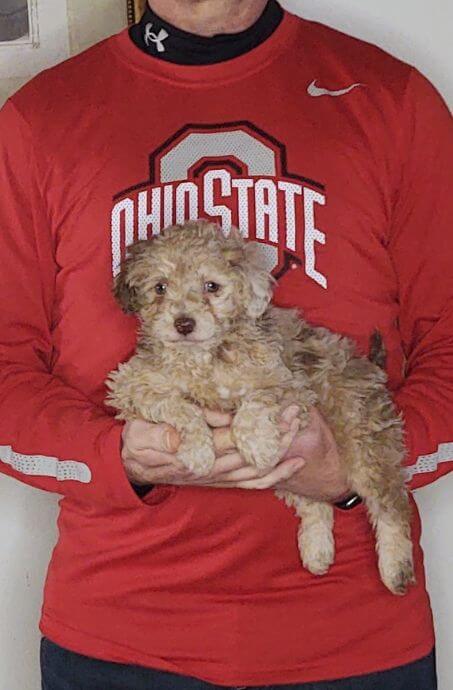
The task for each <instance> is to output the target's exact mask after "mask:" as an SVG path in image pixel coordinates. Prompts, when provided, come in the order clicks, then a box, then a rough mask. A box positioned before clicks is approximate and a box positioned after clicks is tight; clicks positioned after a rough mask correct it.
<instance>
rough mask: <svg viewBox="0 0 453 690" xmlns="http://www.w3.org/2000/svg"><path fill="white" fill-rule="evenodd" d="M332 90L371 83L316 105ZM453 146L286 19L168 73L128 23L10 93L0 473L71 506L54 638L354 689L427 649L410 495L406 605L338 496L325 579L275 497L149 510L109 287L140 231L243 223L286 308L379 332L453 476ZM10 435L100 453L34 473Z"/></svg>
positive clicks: (1, 160)
mask: <svg viewBox="0 0 453 690" xmlns="http://www.w3.org/2000/svg"><path fill="white" fill-rule="evenodd" d="M314 80H316V85H315V86H316V87H317V88H318V89H319V88H324V89H328V90H332V91H336V90H340V89H346V88H348V87H349V86H352V85H353V84H356V86H354V88H352V89H350V90H349V92H348V93H345V94H343V95H336V96H334V95H328V94H325V95H322V96H313V95H310V93H309V92H308V87H309V85H310V84H311V83H312V82H313V81H314ZM451 154H452V127H451V117H450V114H449V112H448V110H447V108H446V107H445V104H444V103H443V102H442V100H441V98H440V97H439V95H438V94H437V92H436V91H435V90H434V88H433V87H432V86H431V85H430V84H429V83H428V82H427V81H426V80H425V79H424V78H423V77H422V76H421V75H420V74H419V73H417V72H416V71H415V70H414V69H412V68H410V67H409V66H407V65H405V64H403V63H401V62H399V61H397V60H395V59H394V58H392V57H390V56H388V55H387V54H385V53H384V52H382V51H380V50H379V49H377V48H375V47H373V46H371V45H368V44H365V43H363V42H361V41H357V40H355V39H352V38H350V37H347V36H344V35H343V34H341V33H339V32H336V31H333V30H331V29H328V28H326V27H323V26H321V25H318V24H315V23H311V22H307V21H304V20H299V19H297V18H295V17H293V16H291V15H289V14H286V15H285V18H284V20H283V22H282V24H281V25H280V27H279V28H278V29H277V31H276V32H275V34H274V35H273V36H272V37H271V38H270V39H269V40H268V41H267V42H266V43H265V44H263V45H261V46H259V47H258V48H256V49H255V50H253V51H251V53H249V54H247V55H245V56H242V57H239V58H237V59H234V60H231V61H228V62H225V63H222V64H217V65H212V66H205V67H181V66H176V65H171V64H168V63H163V62H159V61H157V60H155V59H153V58H151V57H149V56H147V55H145V54H142V53H141V52H140V51H139V50H138V49H137V48H136V47H135V46H134V45H133V44H132V43H131V42H130V40H129V37H128V34H127V32H122V33H121V34H119V35H118V36H115V37H113V38H111V39H108V40H107V41H104V42H102V43H100V44H98V45H97V46H95V47H94V48H92V49H90V50H88V51H86V52H85V53H83V54H81V55H79V56H77V57H75V58H72V59H71V60H69V61H67V62H65V63H63V64H62V65H60V66H57V67H55V68H53V69H51V70H48V71H46V72H44V73H42V74H41V75H39V76H38V77H37V78H35V79H34V80H33V81H32V82H30V83H29V84H28V85H26V86H25V87H24V88H23V89H21V91H19V92H18V93H17V94H16V95H15V96H14V97H13V98H12V99H10V100H9V101H8V103H7V104H6V105H5V106H4V108H3V109H2V111H1V113H0V186H1V190H2V195H1V199H0V229H1V232H0V251H1V255H2V270H1V271H0V283H1V286H0V294H1V295H2V309H1V314H0V341H1V348H0V387H1V391H2V396H1V400H0V407H1V409H0V444H2V448H1V449H0V470H1V471H2V472H5V473H6V474H8V475H10V476H12V477H15V478H17V479H19V480H20V481H24V482H26V483H28V484H31V485H33V486H36V487H37V488H40V489H44V490H46V491H54V492H57V493H60V494H62V495H63V499H62V501H61V513H60V518H59V530H60V537H59V541H58V544H57V546H56V549H55V551H54V553H53V556H52V561H51V564H50V568H49V573H48V578H47V583H46V588H45V601H44V608H43V616H42V621H41V630H42V632H43V633H44V634H45V635H47V636H48V637H50V638H51V639H52V640H54V641H55V642H56V643H58V644H61V645H63V646H66V647H68V648H70V649H72V650H74V651H76V652H79V653H82V654H86V655H88V656H92V657H97V658H101V659H106V660H111V661H118V662H123V663H133V664H141V665H144V666H150V667H156V668H160V669H167V670H170V671H173V672H177V673H182V674H188V675H194V676H198V677H199V678H202V679H205V680H207V681H210V682H213V683H217V684H225V685H243V684H247V685H252V686H253V685H262V684H271V683H281V684H283V683H296V682H305V681H306V682H309V681H316V680H324V679H332V678H341V677H345V676H351V675H358V674H364V673H370V672H373V671H376V670H383V669H386V668H391V667H394V666H398V665H400V664H404V663H407V662H410V661H412V660H415V659H417V658H419V657H421V656H423V655H424V654H427V653H428V652H429V651H430V649H431V647H432V646H433V628H432V619H431V612H430V607H429V600H428V596H427V594H426V591H425V582H424V575H423V557H422V552H421V549H420V547H419V536H420V525H419V520H418V516H417V513H416V508H415V506H414V543H415V547H414V548H415V556H416V563H417V573H418V583H417V585H416V586H415V587H414V588H412V589H411V591H410V592H409V593H408V594H407V595H406V596H405V597H400V598H397V597H394V596H393V595H391V594H390V593H389V592H388V591H387V590H386V589H385V587H384V586H383V585H382V583H381V582H380V580H379V576H378V571H377V567H376V558H375V552H374V539H373V535H372V531H371V528H370V526H369V523H368V519H367V516H366V512H365V509H364V508H363V506H361V507H358V508H356V509H354V510H353V511H351V512H349V513H342V512H340V511H336V516H335V517H336V520H335V539H336V548H337V556H336V561H335V564H334V565H333V567H332V568H331V570H330V572H329V574H328V575H326V576H324V577H320V578H316V577H313V576H312V575H310V574H309V573H307V572H306V571H305V570H304V569H303V568H302V567H301V565H300V562H299V556H298V551H297V545H296V529H297V519H296V518H295V516H294V515H293V514H292V512H291V511H290V510H289V509H288V508H287V507H286V506H285V505H284V504H283V503H282V502H281V501H279V500H278V499H277V498H276V497H275V496H274V495H273V493H272V492H271V491H263V492H258V491H250V492H244V491H240V490H231V491H227V490H216V489H197V488H173V487H164V486H162V487H157V488H156V489H155V490H154V491H153V492H152V493H151V494H150V496H149V497H148V499H147V500H145V501H141V500H140V499H139V498H138V497H137V496H136V495H135V494H134V492H133V491H132V489H131V487H130V486H129V483H128V481H127V479H126V476H125V474H124V471H123V469H122V465H121V458H120V434H121V425H120V424H119V423H118V422H116V421H115V419H114V417H113V410H111V409H110V408H108V407H106V406H105V405H104V398H105V393H106V389H105V385H104V381H105V378H106V376H107V373H108V372H109V371H110V370H111V369H113V368H115V367H116V366H117V365H118V363H119V362H120V361H123V360H125V359H127V358H128V357H129V356H130V355H131V354H132V352H133V351H134V347H135V341H136V322H135V320H134V318H133V317H131V316H126V315H125V314H123V313H122V312H121V310H120V308H119V306H118V305H117V304H116V303H115V301H114V299H113V296H112V294H111V285H112V273H113V272H114V270H115V268H114V267H115V265H116V264H117V260H118V258H120V257H121V256H123V255H124V250H125V245H126V244H128V243H129V242H130V241H132V240H133V239H137V238H138V237H142V238H143V237H145V236H147V235H149V236H150V235H151V234H152V233H155V232H158V231H159V230H160V229H161V228H162V227H164V226H165V225H167V224H168V223H169V222H174V221H175V220H177V221H181V220H183V219H184V218H187V217H189V216H191V217H206V218H214V219H215V220H217V221H219V222H220V223H223V224H224V225H225V226H227V225H228V224H229V223H230V222H233V223H234V224H236V225H239V226H241V230H242V231H243V233H244V234H245V235H246V236H247V237H249V239H258V241H260V242H262V244H263V248H264V250H265V251H266V252H267V256H268V258H269V260H271V261H272V262H273V264H274V269H275V274H276V275H277V276H278V277H279V283H278V287H277V290H276V295H275V301H276V303H277V304H280V305H282V306H298V307H300V308H301V309H302V310H303V312H304V314H305V317H306V318H307V319H308V320H310V321H312V322H313V323H315V324H320V325H324V326H327V327H328V328H330V329H332V330H334V331H338V332H341V333H344V334H345V335H348V336H350V337H352V338H353V339H354V340H355V341H356V343H357V347H358V350H359V351H361V352H366V351H367V348H368V341H369V336H370V334H371V333H372V332H373V331H374V330H375V329H376V328H377V329H378V330H379V331H380V332H381V333H382V334H383V337H384V340H385V343H386V347H387V350H388V374H389V385H390V387H391V388H392V390H393V391H394V392H395V399H396V401H397V403H398V405H399V407H400V408H401V410H402V412H403V414H404V416H405V420H406V427H407V439H408V455H407V460H406V462H407V465H408V467H409V468H412V472H411V474H413V477H412V486H413V487H418V486H421V485H423V484H426V483H428V482H431V481H433V480H434V479H436V478H437V477H439V476H440V475H441V474H443V473H446V472H447V471H449V470H451V468H452V466H453V464H452V462H451V460H452V457H453V453H452V455H451V456H449V448H450V446H449V443H451V442H452V441H453V428H452V423H451V419H452V417H453V328H452V325H453V324H452V323H451V320H452V308H451V307H452V297H453V284H452V283H453V272H452V270H451V265H452V254H453V240H452V234H451V219H452V198H453V197H452V195H451V192H450V185H451V182H452V179H451V171H452V166H451V160H452V155H451ZM184 185H185V186H184ZM8 447H9V448H11V449H12V451H13V452H14V453H16V454H19V455H20V456H21V457H22V456H26V457H30V458H33V457H35V456H38V455H39V456H42V455H44V456H49V457H52V458H55V459H56V463H61V462H68V461H75V462H78V463H83V464H84V465H86V466H87V467H88V468H89V471H90V474H91V481H88V482H81V481H77V480H68V479H66V480H63V481H59V480H57V479H56V478H55V477H52V476H42V475H40V474H39V472H38V471H37V472H36V473H35V474H30V473H28V474H26V473H24V465H23V464H20V463H19V464H17V463H16V464H14V462H11V459H9V460H8V458H7V457H6V455H5V453H6V451H5V448H8ZM2 453H3V455H2ZM421 456H423V457H424V458H425V460H424V461H423V462H420V457H421ZM7 460H8V461H7ZM27 462H28V461H26V463H27ZM26 466H27V467H30V465H29V464H28V465H27V464H26ZM38 470H39V467H38Z"/></svg>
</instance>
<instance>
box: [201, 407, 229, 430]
mask: <svg viewBox="0 0 453 690" xmlns="http://www.w3.org/2000/svg"><path fill="white" fill-rule="evenodd" d="M203 413H204V416H205V419H206V421H207V423H208V424H209V426H212V427H214V428H217V427H222V426H230V424H231V422H232V420H233V418H232V416H231V415H230V414H228V412H221V411H220V410H208V409H207V408H206V407H205V408H204V409H203Z"/></svg>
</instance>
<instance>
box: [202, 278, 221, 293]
mask: <svg viewBox="0 0 453 690" xmlns="http://www.w3.org/2000/svg"><path fill="white" fill-rule="evenodd" d="M219 290H220V285H219V284H218V283H214V282H213V281H212V280H209V281H208V282H207V283H205V284H204V291H205V292H218V291H219Z"/></svg>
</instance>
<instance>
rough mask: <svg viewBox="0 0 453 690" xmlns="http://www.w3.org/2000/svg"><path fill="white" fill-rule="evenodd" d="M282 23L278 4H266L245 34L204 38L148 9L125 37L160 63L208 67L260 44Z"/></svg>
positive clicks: (237, 55)
mask: <svg viewBox="0 0 453 690" xmlns="http://www.w3.org/2000/svg"><path fill="white" fill-rule="evenodd" d="M282 19H283V9H282V8H281V7H280V5H279V4H278V2H277V1H276V0H268V3H267V5H266V8H265V9H264V11H263V13H262V15H261V16H260V17H259V19H257V21H256V22H255V23H254V24H253V25H252V26H251V27H249V28H248V29H246V30H245V31H241V32H240V33H237V34H218V35H217V36H212V37H209V38H207V37H205V36H197V35H196V34H191V33H188V32H187V31H182V29H178V28H176V27H175V26H173V25H172V24H169V23H168V22H166V21H164V20H163V19H161V18H160V17H159V16H158V15H157V14H156V13H155V12H153V11H152V10H151V8H150V7H148V9H147V10H146V11H145V14H144V15H143V17H142V19H141V20H140V22H138V24H134V26H132V27H131V28H130V29H129V35H130V37H131V39H132V41H133V42H134V43H135V45H136V46H138V47H139V48H140V49H141V50H143V51H144V52H145V53H148V54H149V55H152V56H153V57H157V58H160V59H161V60H166V61H167V62H173V63H176V64H179V65H212V64H214V63H216V62H224V61H225V60H231V59H232V58H235V57H239V55H242V54H243V53H247V52H249V51H250V50H252V49H253V48H256V47H257V46H259V45H260V44H261V43H264V41H265V40H266V39H268V38H269V36H271V34H273V33H274V31H275V29H276V28H277V27H278V26H279V24H280V22H281V21H282Z"/></svg>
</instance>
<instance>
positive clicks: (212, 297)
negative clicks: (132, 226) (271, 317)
mask: <svg viewBox="0 0 453 690" xmlns="http://www.w3.org/2000/svg"><path fill="white" fill-rule="evenodd" d="M271 295H272V278H271V276H270V274H269V273H268V272H267V271H266V270H265V269H264V268H263V267H262V262H261V264H260V262H259V258H258V251H257V246H256V245H254V244H253V243H246V242H244V240H243V239H242V237H241V236H240V234H239V232H238V231H236V230H232V231H231V232H230V234H229V236H228V237H225V236H224V235H223V234H222V232H221V230H220V229H219V228H218V226H216V225H214V224H212V223H207V222H205V221H196V222H190V223H186V224H185V225H177V226H172V227H170V228H167V229H166V230H165V231H164V232H163V233H162V234H161V235H159V236H158V237H156V238H155V239H152V240H145V241H141V242H136V243H135V244H133V245H131V246H130V247H129V248H128V258H127V259H126V261H125V262H124V263H123V265H122V267H121V271H120V273H119V275H118V276H117V278H116V281H115V296H116V298H117V299H118V301H119V302H120V304H121V305H122V307H123V309H124V310H125V311H126V312H129V313H130V312H133V313H137V314H138V316H139V317H140V319H141V322H142V332H143V334H144V335H145V336H150V337H151V338H152V339H153V341H154V342H155V341H158V342H161V343H164V344H172V343H173V344H181V345H184V346H187V345H189V344H191V345H193V346H196V345H197V344H198V345H200V346H203V347H205V348H206V347H209V346H214V345H217V344H219V343H220V342H221V341H222V338H223V337H224V336H225V335H226V333H228V332H229V331H230V330H231V329H232V328H234V325H235V324H236V323H237V321H238V320H243V319H251V320H254V319H256V318H258V317H259V316H261V314H263V312H264V311H265V309H266V307H267V305H268V304H269V301H270V299H271Z"/></svg>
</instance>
